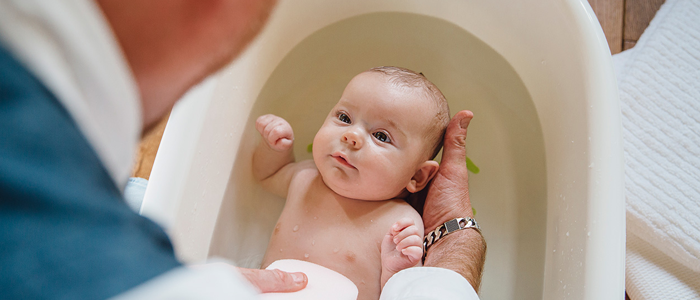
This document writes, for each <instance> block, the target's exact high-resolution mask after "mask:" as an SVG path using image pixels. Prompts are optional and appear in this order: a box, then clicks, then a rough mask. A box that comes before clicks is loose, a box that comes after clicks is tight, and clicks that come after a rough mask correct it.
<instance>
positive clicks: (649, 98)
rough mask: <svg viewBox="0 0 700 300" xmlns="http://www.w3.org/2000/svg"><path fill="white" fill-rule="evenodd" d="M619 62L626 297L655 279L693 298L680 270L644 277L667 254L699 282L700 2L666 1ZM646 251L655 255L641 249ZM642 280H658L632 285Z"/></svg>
mask: <svg viewBox="0 0 700 300" xmlns="http://www.w3.org/2000/svg"><path fill="white" fill-rule="evenodd" d="M614 60H615V63H616V67H619V69H618V83H619V89H620V102H621V103H620V104H621V111H622V127H623V139H624V150H625V175H626V180H625V188H626V198H627V234H628V246H627V255H628V259H627V263H628V266H627V277H628V278H627V288H628V291H629V290H630V288H631V287H630V285H633V287H632V289H637V290H640V289H644V288H646V287H645V286H644V285H646V284H648V282H654V281H656V282H658V283H659V287H660V289H662V290H663V289H664V286H666V287H671V286H673V284H676V283H681V284H690V288H689V289H688V290H690V291H695V294H694V295H695V296H694V297H690V298H697V297H700V294H698V293H697V291H698V290H700V287H698V286H697V285H698V284H700V282H698V281H694V282H692V281H691V282H690V283H688V282H683V281H682V280H681V279H680V278H681V275H678V274H680V273H678V272H676V273H673V272H665V273H664V272H656V273H654V272H650V273H649V274H642V273H645V272H642V271H638V270H641V269H644V268H643V266H642V265H640V264H639V262H641V261H645V262H647V263H651V264H657V263H661V264H663V265H661V266H659V265H657V267H658V269H660V270H663V269H664V268H665V266H667V265H669V263H668V261H665V262H664V260H659V259H652V257H650V256H649V255H651V254H650V253H653V255H652V256H657V255H662V254H661V253H663V255H666V256H667V257H670V258H671V259H673V260H675V262H674V263H675V265H674V268H675V266H680V267H681V268H687V271H689V272H691V273H694V274H695V275H696V276H700V274H698V273H697V272H700V1H697V0H667V1H666V3H665V4H664V5H663V6H662V7H661V9H660V10H659V11H658V12H657V14H656V16H655V18H654V19H653V20H652V22H651V24H650V25H649V27H648V28H647V29H646V31H645V32H644V34H643V35H642V37H641V38H640V39H639V42H638V43H637V45H636V46H635V47H634V48H633V49H632V51H629V52H627V51H626V52H623V53H621V54H620V55H616V56H615V57H614ZM637 238H638V239H637ZM642 246H644V247H642ZM648 247H653V248H655V250H654V251H656V252H650V251H646V250H643V249H648ZM642 254H645V255H647V256H644V255H642ZM640 257H642V258H644V257H646V258H645V259H646V260H645V259H642V260H639V259H637V258H640ZM635 270H637V271H635ZM684 272H685V271H684ZM681 273H683V272H681ZM669 274H671V275H669ZM674 274H675V275H674ZM639 276H646V279H650V278H653V277H654V276H657V277H655V278H653V279H654V280H651V281H643V280H637V281H636V282H634V280H636V279H635V278H637V279H638V278H639ZM631 281H633V282H632V283H630V282H631ZM664 282H665V283H664ZM634 285H636V287H635V286H634ZM693 285H695V286H693ZM630 294H632V293H630ZM691 294H692V293H691ZM665 295H666V298H665V299H677V298H674V296H673V295H672V294H665ZM654 297H655V296H648V297H642V299H655V298H654ZM669 297H670V298H669ZM636 299H640V298H635V300H636ZM656 299H659V298H656Z"/></svg>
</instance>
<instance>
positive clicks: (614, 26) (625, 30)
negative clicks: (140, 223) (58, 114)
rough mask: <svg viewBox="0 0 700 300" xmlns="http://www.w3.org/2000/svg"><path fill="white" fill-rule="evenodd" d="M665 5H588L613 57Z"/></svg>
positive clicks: (145, 153) (151, 136)
mask: <svg viewBox="0 0 700 300" xmlns="http://www.w3.org/2000/svg"><path fill="white" fill-rule="evenodd" d="M664 1H665V0H588V3H590V5H591V7H592V8H593V11H594V12H595V14H596V16H597V17H598V21H599V22H600V25H601V27H602V28H603V32H604V33H605V37H606V38H607V40H608V45H609V46H610V53H612V54H617V53H620V52H621V51H623V50H627V49H629V48H632V47H634V45H635V44H636V43H637V40H639V37H640V36H641V35H642V33H643V32H644V29H646V28H647V26H649V22H650V21H651V19H652V18H654V14H656V11H658V10H659V7H661V4H663V3H664ZM167 118H168V116H166V117H165V118H163V120H162V121H161V122H160V123H159V124H158V125H157V126H155V127H154V128H153V129H152V130H151V131H150V132H149V133H147V134H146V135H144V137H143V139H142V141H141V144H140V145H139V150H138V155H137V157H136V163H135V166H134V169H133V173H132V176H134V177H142V178H146V179H148V178H149V176H150V174H151V169H152V168H153V161H154V160H155V157H156V152H157V151H158V146H159V145H160V140H161V138H162V137H163V131H164V130H165V124H166V122H167ZM626 298H627V299H629V298H628V297H626Z"/></svg>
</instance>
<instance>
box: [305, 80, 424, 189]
mask: <svg viewBox="0 0 700 300" xmlns="http://www.w3.org/2000/svg"><path fill="white" fill-rule="evenodd" d="M435 111H436V108H434V106H433V105H430V102H429V100H427V99H425V96H423V94H422V93H419V92H418V91H417V90H415V89H413V88H406V87H396V86H393V85H392V84H389V83H388V81H387V78H386V77H385V75H383V74H381V73H375V72H365V73H361V74H360V75H357V76H355V78H353V79H352V80H351V81H350V83H349V84H348V85H347V87H346V88H345V91H344V92H343V95H342V96H341V98H340V100H339V101H338V103H337V104H336V105H335V107H333V109H332V110H331V112H330V114H328V117H327V118H326V121H325V122H324V123H323V126H322V127H321V129H320V130H319V131H318V133H316V137H315V138H314V144H313V157H314V162H315V163H316V167H317V168H318V170H319V171H320V172H321V175H322V177H323V181H324V182H325V183H326V185H327V186H328V187H329V188H331V189H332V190H333V191H334V192H336V193H337V194H340V195H342V196H345V197H348V198H353V199H362V200H387V199H391V198H395V197H396V196H398V195H399V194H400V193H401V192H402V191H403V190H404V188H406V186H407V185H408V184H409V183H410V182H411V178H412V177H413V175H414V174H415V172H416V171H417V170H418V169H419V166H420V164H421V163H423V162H425V161H426V160H427V159H429V158H428V157H427V152H428V151H427V150H426V149H427V148H426V146H427V145H426V144H427V141H426V134H427V131H428V128H429V126H428V124H430V122H431V121H432V120H433V118H434V117H435Z"/></svg>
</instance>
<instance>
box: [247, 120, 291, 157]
mask: <svg viewBox="0 0 700 300" xmlns="http://www.w3.org/2000/svg"><path fill="white" fill-rule="evenodd" d="M255 128H256V129H257V130H258V132H260V134H261V135H262V137H263V139H264V140H265V142H267V144H268V145H269V146H270V148H272V149H273V150H276V151H285V150H289V149H291V148H292V145H293V141H294V131H293V130H292V126H291V125H289V123H288V122H287V121H286V120H285V119H282V118H280V117H278V116H275V115H264V116H260V117H259V118H258V119H257V121H256V122H255Z"/></svg>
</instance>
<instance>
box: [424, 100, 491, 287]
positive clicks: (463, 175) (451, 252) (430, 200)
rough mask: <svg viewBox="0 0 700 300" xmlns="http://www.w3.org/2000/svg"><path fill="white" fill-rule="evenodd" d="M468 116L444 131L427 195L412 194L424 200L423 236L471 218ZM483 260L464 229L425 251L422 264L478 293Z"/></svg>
mask: <svg viewBox="0 0 700 300" xmlns="http://www.w3.org/2000/svg"><path fill="white" fill-rule="evenodd" d="M472 117H474V114H473V113H472V112H471V111H468V110H463V111H460V112H458V113H457V114H456V115H455V116H454V117H453V118H452V120H451V121H450V123H449V124H448V125H447V131H446V132H445V140H444V148H443V150H442V160H441V162H440V169H439V170H438V173H437V175H435V178H434V179H433V181H432V183H431V184H430V187H428V188H427V189H424V190H427V192H424V193H423V194H422V195H421V194H419V195H416V197H425V204H424V207H423V223H424V224H425V234H428V233H429V232H430V231H433V230H435V228H437V227H438V226H440V225H441V224H443V223H445V222H447V221H449V220H452V219H454V218H463V217H472V216H473V215H472V206H471V202H470V201H469V185H468V179H469V175H468V173H467V165H466V162H465V159H466V155H467V152H466V148H465V146H466V141H465V140H466V138H467V127H468V126H469V122H470V121H471V119H472ZM485 258H486V242H485V241H484V239H483V237H482V236H481V234H480V233H479V232H477V231H476V230H473V229H466V230H460V231H457V232H454V233H451V234H450V235H447V236H445V237H443V238H441V239H440V240H438V241H437V242H436V243H435V244H433V245H432V246H431V247H430V248H429V249H428V253H427V256H426V258H425V263H424V265H425V266H429V267H441V268H446V269H450V270H453V271H456V272H457V273H459V274H461V275H462V276H464V278H466V279H467V281H469V283H471V285H472V286H473V287H474V290H476V291H477V292H478V290H479V285H480V284H481V272H482V271H483V267H484V260H485Z"/></svg>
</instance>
